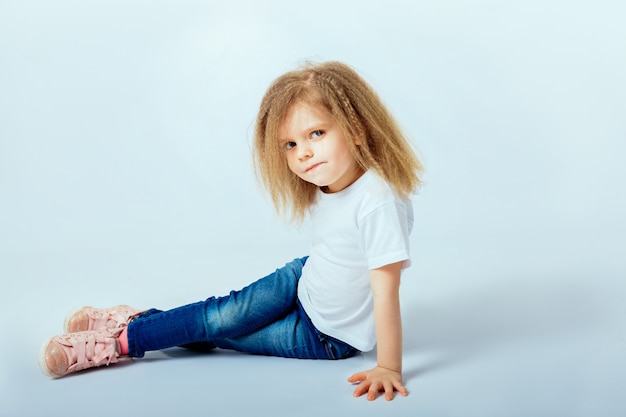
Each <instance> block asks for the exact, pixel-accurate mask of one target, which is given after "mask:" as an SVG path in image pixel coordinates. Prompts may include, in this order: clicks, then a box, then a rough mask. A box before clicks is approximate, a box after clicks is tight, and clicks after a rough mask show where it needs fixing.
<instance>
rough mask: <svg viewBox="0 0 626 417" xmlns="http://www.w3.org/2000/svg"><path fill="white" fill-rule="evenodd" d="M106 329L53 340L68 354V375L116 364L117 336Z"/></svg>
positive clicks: (68, 335)
mask: <svg viewBox="0 0 626 417" xmlns="http://www.w3.org/2000/svg"><path fill="white" fill-rule="evenodd" d="M119 333H120V332H119V331H116V332H111V331H110V330H107V329H101V330H98V331H86V332H79V333H69V334H66V335H62V336H59V337H57V338H55V342H57V343H59V344H61V345H62V346H64V350H65V351H66V353H68V359H69V367H68V370H67V371H68V373H70V372H75V371H80V370H82V369H87V368H93V367H96V366H101V365H107V366H108V365H110V364H112V363H116V362H118V360H119V359H118V357H119V355H120V354H119V351H120V348H119V342H118V341H117V334H119Z"/></svg>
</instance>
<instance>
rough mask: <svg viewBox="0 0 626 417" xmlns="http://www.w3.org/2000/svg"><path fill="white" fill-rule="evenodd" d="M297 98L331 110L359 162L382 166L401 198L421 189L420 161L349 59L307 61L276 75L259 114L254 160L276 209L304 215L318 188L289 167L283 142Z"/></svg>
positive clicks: (378, 168)
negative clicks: (281, 135) (285, 125)
mask: <svg viewBox="0 0 626 417" xmlns="http://www.w3.org/2000/svg"><path fill="white" fill-rule="evenodd" d="M296 103H303V104H307V105H311V106H321V108H324V109H325V110H327V111H328V112H330V114H331V115H332V116H333V117H334V119H335V121H336V122H337V124H338V125H339V127H340V129H341V130H342V132H343V134H344V137H345V138H346V140H347V142H348V145H349V147H350V149H351V151H352V154H353V156H354V158H355V160H356V161H357V163H358V164H359V165H360V166H361V167H362V168H363V169H364V170H367V169H370V168H371V169H374V170H375V171H376V172H378V174H379V175H380V176H381V177H382V178H383V179H385V180H386V181H387V182H388V183H389V184H390V185H391V186H392V187H393V188H394V189H395V190H396V192H397V193H398V194H399V195H400V196H401V197H402V198H408V197H409V195H410V194H411V193H413V192H415V191H417V189H418V188H419V186H420V184H421V179H420V174H421V172H422V171H423V167H422V164H421V163H420V161H419V159H418V158H417V156H416V155H415V152H414V151H413V149H412V148H411V145H410V144H409V142H408V140H407V139H406V137H405V135H404V134H403V132H402V130H401V129H400V127H399V126H398V123H397V122H396V120H395V119H394V118H393V116H392V115H391V113H390V112H389V111H388V110H387V108H386V107H385V105H384V104H383V102H382V101H381V99H380V98H379V97H378V95H377V94H376V92H375V91H374V90H373V89H372V88H371V87H370V86H369V85H368V84H367V82H365V81H364V80H363V79H362V78H361V76H360V75H359V74H358V73H357V72H356V71H355V70H353V69H352V68H351V67H349V66H348V65H346V64H343V63H341V62H336V61H330V62H323V63H319V64H313V63H307V64H305V65H304V66H303V67H301V68H299V69H296V70H293V71H290V72H288V73H286V74H284V75H282V76H280V77H278V78H277V79H276V80H274V82H273V83H272V84H271V85H270V86H269V88H268V89H267V91H266V93H265V95H264V97H263V99H262V100H261V104H260V108H259V113H258V116H257V119H256V124H255V131H254V147H253V151H254V158H253V161H254V166H255V170H256V173H257V177H258V178H259V179H260V180H261V183H262V185H263V186H264V187H265V188H266V190H267V191H268V192H269V194H270V196H271V198H272V202H273V203H274V207H275V208H276V210H277V212H279V213H283V212H290V213H291V219H292V220H296V221H300V220H302V219H303V218H304V216H305V215H306V212H307V209H308V208H309V206H311V204H313V203H314V202H315V196H316V195H317V190H318V187H317V186H316V185H314V184H311V183H308V182H306V181H304V180H302V179H301V178H299V177H298V176H297V175H296V174H294V173H293V172H291V170H290V169H289V167H288V165H287V159H286V156H285V152H284V150H283V149H282V148H281V146H280V143H279V131H280V129H281V127H282V125H283V123H284V122H285V119H286V117H287V115H288V113H289V110H290V109H291V108H292V106H293V105H294V104H296Z"/></svg>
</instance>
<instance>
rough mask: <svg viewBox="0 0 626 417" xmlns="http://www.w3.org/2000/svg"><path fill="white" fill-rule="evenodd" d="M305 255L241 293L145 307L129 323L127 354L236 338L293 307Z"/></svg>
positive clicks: (267, 323)
mask: <svg viewBox="0 0 626 417" xmlns="http://www.w3.org/2000/svg"><path fill="white" fill-rule="evenodd" d="M305 262H306V258H302V259H295V260H293V261H292V262H289V263H288V264H286V265H285V266H284V267H282V268H280V269H277V270H276V271H275V272H274V273H272V274H270V275H268V276H266V277H264V278H261V279H260V280H258V281H256V282H254V283H253V284H251V285H249V286H247V287H245V288H243V289H242V290H240V291H232V292H231V293H230V294H229V295H227V296H224V297H219V298H215V297H211V298H209V299H207V300H205V301H202V302H198V303H194V304H189V305H186V306H182V307H178V308H175V309H172V310H168V311H158V310H149V311H147V312H145V313H143V314H141V315H140V316H139V317H137V318H135V319H134V320H133V321H131V322H130V323H129V325H128V348H129V354H130V355H131V356H135V357H142V356H143V355H144V354H145V352H147V351H151V350H159V349H165V348H169V347H174V346H183V345H190V344H192V345H193V344H197V343H198V342H204V343H205V346H206V343H207V342H208V343H213V344H215V341H217V340H236V339H238V338H240V337H242V336H245V335H248V334H251V333H254V332H256V331H258V330H259V329H262V328H264V327H266V326H268V325H269V324H270V323H273V322H276V321H278V320H280V319H282V318H284V317H285V316H287V315H288V314H289V313H290V312H291V311H293V310H294V309H295V306H296V300H297V287H298V279H299V278H300V275H301V274H302V267H303V265H304V263H305Z"/></svg>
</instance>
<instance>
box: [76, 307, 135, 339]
mask: <svg viewBox="0 0 626 417" xmlns="http://www.w3.org/2000/svg"><path fill="white" fill-rule="evenodd" d="M142 311H143V310H138V309H136V308H132V307H129V306H127V305H119V306H115V307H111V308H93V307H81V308H80V309H79V310H77V311H75V312H73V313H71V314H70V315H69V316H67V317H66V318H65V325H64V328H65V332H67V333H73V332H81V331H85V330H97V329H100V328H103V327H104V328H107V329H117V328H120V327H125V326H126V325H128V322H129V321H130V320H131V319H132V318H134V317H135V316H137V315H138V314H139V313H141V312H142Z"/></svg>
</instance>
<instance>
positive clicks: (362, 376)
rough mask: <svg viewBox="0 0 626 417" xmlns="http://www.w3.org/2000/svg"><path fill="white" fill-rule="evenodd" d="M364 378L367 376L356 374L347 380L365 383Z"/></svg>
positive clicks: (363, 373) (362, 373)
mask: <svg viewBox="0 0 626 417" xmlns="http://www.w3.org/2000/svg"><path fill="white" fill-rule="evenodd" d="M366 378H367V376H366V375H365V372H358V373H356V374H354V375H352V376H351V377H350V378H348V382H361V381H365V379H366Z"/></svg>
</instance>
